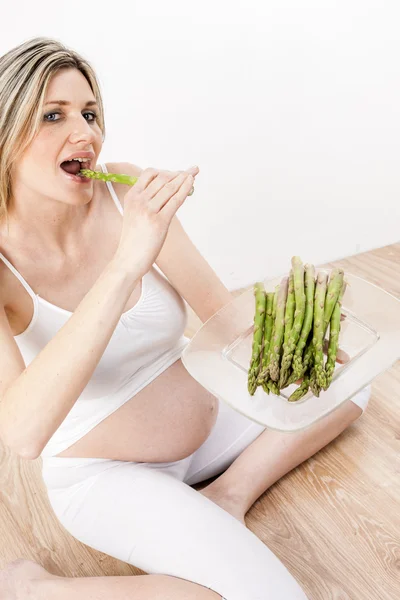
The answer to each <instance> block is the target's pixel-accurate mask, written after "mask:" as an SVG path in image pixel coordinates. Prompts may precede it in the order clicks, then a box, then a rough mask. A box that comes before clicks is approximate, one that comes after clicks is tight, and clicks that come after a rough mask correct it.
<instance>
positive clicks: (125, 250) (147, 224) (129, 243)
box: [115, 167, 199, 275]
mask: <svg viewBox="0 0 400 600" xmlns="http://www.w3.org/2000/svg"><path fill="white" fill-rule="evenodd" d="M198 172H199V168H198V167H191V168H190V169H188V170H187V171H159V170H157V169H153V168H148V169H145V170H144V171H143V172H142V173H141V174H140V176H139V178H138V180H137V182H136V183H135V185H133V186H132V187H131V189H130V190H129V191H128V192H127V193H126V194H125V196H124V214H123V222H122V232H121V237H120V242H119V245H118V249H117V252H116V255H115V259H116V260H117V262H118V263H119V264H120V266H121V265H123V266H124V267H125V268H126V269H127V270H128V271H129V270H130V269H134V270H135V272H137V269H138V267H139V271H140V272H141V273H142V274H143V275H144V274H145V273H147V271H148V270H149V269H150V268H151V266H152V264H153V263H154V261H155V260H156V258H157V256H158V254H159V253H160V251H161V248H162V246H163V244H164V241H165V238H166V237H167V232H168V228H169V225H170V223H171V220H172V218H173V216H174V215H175V213H176V211H177V210H178V208H179V207H180V206H182V204H183V203H184V201H185V200H186V198H187V196H188V194H189V193H190V190H191V189H192V187H193V183H194V178H195V176H196V175H197V174H198Z"/></svg>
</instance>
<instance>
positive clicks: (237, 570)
mask: <svg viewBox="0 0 400 600" xmlns="http://www.w3.org/2000/svg"><path fill="white" fill-rule="evenodd" d="M59 460H60V461H68V460H70V459H65V458H64V459H62V458H60V459H59ZM94 461H95V462H93V465H94V466H95V467H96V469H98V472H97V473H95V474H93V473H91V474H90V476H88V477H87V478H86V479H84V480H83V481H82V484H80V483H79V482H78V483H74V481H73V470H71V467H70V468H69V469H68V466H66V471H67V473H66V475H65V478H67V477H68V484H69V485H68V486H67V485H65V483H64V482H63V481H60V480H59V481H58V482H56V483H55V485H54V488H53V489H50V490H48V491H49V499H50V502H51V504H52V506H53V509H54V512H55V514H56V516H57V517H58V518H59V520H60V522H61V524H62V525H63V526H64V527H65V529H66V530H67V531H69V532H70V533H71V534H72V535H73V536H74V537H75V538H76V539H78V540H80V541H81V542H83V543H84V544H87V545H88V546H90V547H92V548H95V549H96V550H99V551H101V552H105V553H106V554H109V555H110V556H114V557H115V558H117V559H119V560H123V561H124V562H127V563H130V564H132V565H134V566H136V567H138V568H140V569H141V570H143V571H145V572H147V573H150V574H156V575H165V576H167V575H168V576H171V577H176V578H180V579H184V580H187V581H189V582H193V583H196V584H198V585H200V586H204V587H205V588H206V589H209V590H212V591H214V592H216V593H217V594H220V595H221V596H222V597H223V598H225V599H226V600H269V599H270V598H274V599H276V600H277V599H278V598H282V599H283V598H285V599H286V598H290V600H305V598H306V597H305V595H304V592H303V591H302V590H301V588H300V587H299V585H298V584H297V582H296V580H295V579H294V578H293V577H292V576H291V574H290V573H289V572H288V570H287V569H286V567H285V566H284V565H283V564H282V563H281V562H280V561H279V560H278V558H277V557H276V556H275V555H274V554H273V553H272V552H271V551H270V550H269V548H267V546H265V544H263V542H262V541H261V540H260V539H259V538H258V537H257V536H256V535H255V534H253V533H252V532H251V531H249V530H248V529H247V528H246V527H244V526H243V525H242V524H241V523H239V522H238V521H237V520H236V519H235V518H234V517H233V516H232V515H230V514H229V513H228V512H226V511H224V510H223V509H222V508H220V507H219V506H217V505H216V504H215V503H213V502H211V501H210V500H209V499H208V498H205V497H204V496H202V495H201V494H199V493H198V492H196V491H195V490H194V489H192V488H191V487H190V486H188V485H187V484H185V483H183V482H182V481H180V480H178V479H176V478H175V477H174V476H172V475H171V474H169V473H168V472H163V471H162V470H160V469H159V468H157V466H156V465H155V464H152V465H151V466H148V465H146V464H143V463H142V464H135V463H129V462H122V461H101V459H100V460H99V459H97V460H96V459H94ZM82 462H83V466H81V467H80V468H79V469H78V472H77V477H78V478H81V477H82V475H83V473H84V468H85V463H84V459H82ZM60 464H65V465H68V464H71V463H60ZM72 464H73V463H72ZM60 469H62V467H60ZM61 479H62V478H61ZM101 600H102V599H101Z"/></svg>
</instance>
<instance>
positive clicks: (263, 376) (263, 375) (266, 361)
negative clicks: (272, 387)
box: [257, 285, 279, 384]
mask: <svg viewBox="0 0 400 600" xmlns="http://www.w3.org/2000/svg"><path fill="white" fill-rule="evenodd" d="M278 290H279V285H277V286H276V287H275V292H271V293H272V294H273V298H272V315H271V324H272V329H271V335H270V343H269V344H268V347H267V348H264V351H263V355H262V358H261V364H262V369H263V370H262V371H261V372H260V374H259V376H258V380H257V383H259V384H260V383H261V382H262V381H265V382H267V379H268V377H269V366H270V357H271V340H273V338H274V335H275V332H274V329H275V317H276V307H277V304H278Z"/></svg>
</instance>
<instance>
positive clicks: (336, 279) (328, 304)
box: [324, 268, 344, 338]
mask: <svg viewBox="0 0 400 600" xmlns="http://www.w3.org/2000/svg"><path fill="white" fill-rule="evenodd" d="M343 280H344V271H343V269H339V268H335V269H332V271H331V276H330V279H329V284H328V289H327V292H326V298H325V308H324V338H325V334H326V331H327V329H328V325H329V322H330V320H331V316H332V312H333V309H334V307H335V304H336V301H337V299H338V298H339V294H340V291H341V289H342V285H343Z"/></svg>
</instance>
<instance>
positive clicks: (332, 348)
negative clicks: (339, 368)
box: [324, 281, 346, 390]
mask: <svg viewBox="0 0 400 600" xmlns="http://www.w3.org/2000/svg"><path fill="white" fill-rule="evenodd" d="M345 290H346V282H345V281H343V283H342V288H341V290H340V293H339V297H338V299H337V301H336V304H335V308H334V309H333V313H332V316H331V321H330V333H329V346H328V358H327V360H326V365H325V372H326V382H325V385H324V390H327V389H328V387H329V386H330V384H331V382H332V378H333V373H334V370H335V364H336V355H337V351H338V348H339V333H340V316H341V314H342V299H343V296H344V292H345Z"/></svg>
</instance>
